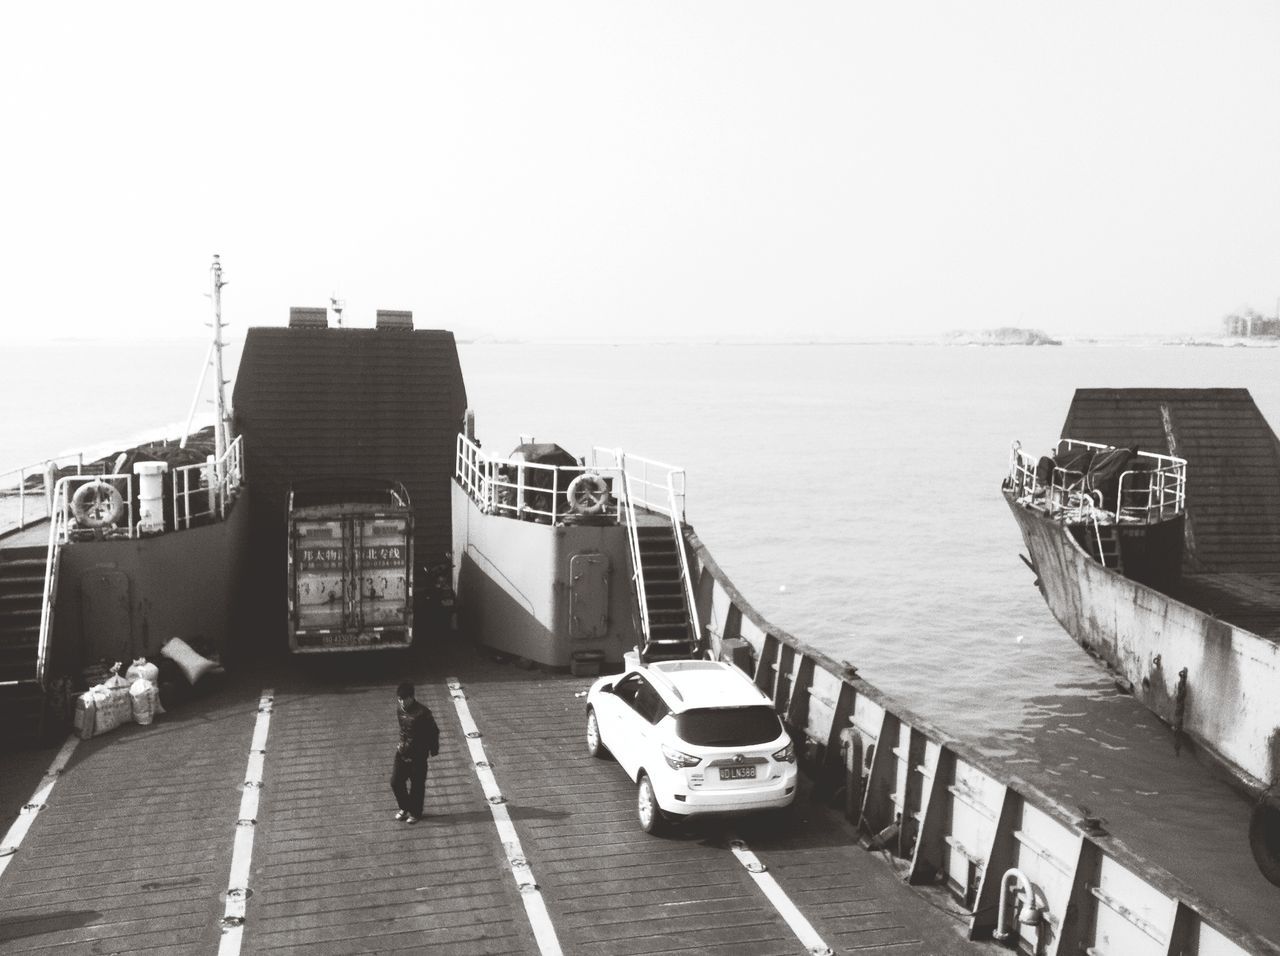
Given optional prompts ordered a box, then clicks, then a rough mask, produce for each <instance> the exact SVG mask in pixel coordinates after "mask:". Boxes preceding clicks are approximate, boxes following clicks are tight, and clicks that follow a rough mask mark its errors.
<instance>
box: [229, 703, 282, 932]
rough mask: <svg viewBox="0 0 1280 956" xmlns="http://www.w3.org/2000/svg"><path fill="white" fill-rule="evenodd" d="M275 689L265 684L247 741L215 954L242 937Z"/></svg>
mask: <svg viewBox="0 0 1280 956" xmlns="http://www.w3.org/2000/svg"><path fill="white" fill-rule="evenodd" d="M274 701H275V691H274V690H273V689H272V688H270V687H268V688H266V689H265V690H264V691H263V692H262V697H261V698H259V700H258V720H257V722H256V723H254V725H253V740H252V742H251V743H250V744H249V764H248V766H247V767H246V768H245V772H244V792H243V794H241V796H240V819H239V821H238V822H237V823H236V839H235V843H234V844H233V846H232V849H231V876H230V878H229V879H228V880H227V908H226V910H224V911H223V914H222V939H221V941H220V942H219V943H218V956H239V953H240V944H241V942H242V940H243V938H244V918H245V907H246V905H247V904H248V901H249V865H250V863H251V862H252V860H253V832H254V830H256V829H257V827H258V819H257V818H258V795H259V793H261V791H262V771H263V765H264V764H265V762H266V759H267V731H269V730H270V729H271V710H272V704H273V702H274Z"/></svg>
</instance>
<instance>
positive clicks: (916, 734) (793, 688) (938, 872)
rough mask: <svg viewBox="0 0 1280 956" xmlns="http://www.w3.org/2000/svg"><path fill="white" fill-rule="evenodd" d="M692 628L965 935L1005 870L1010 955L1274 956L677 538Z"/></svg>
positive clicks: (692, 542) (985, 926)
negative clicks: (948, 896)
mask: <svg viewBox="0 0 1280 956" xmlns="http://www.w3.org/2000/svg"><path fill="white" fill-rule="evenodd" d="M685 540H686V544H687V545H688V552H689V555H690V563H691V569H690V570H691V573H692V574H693V578H694V582H695V588H694V589H695V597H696V601H697V612H698V624H699V627H700V628H701V630H702V634H703V637H704V639H705V640H706V642H707V644H708V646H709V647H710V648H711V649H712V650H713V652H715V654H716V655H717V656H719V657H721V658H722V659H729V660H733V661H734V662H735V663H737V664H739V666H742V667H744V669H746V670H747V672H748V673H750V674H752V675H753V676H754V679H755V683H756V685H757V686H758V687H759V688H760V689H761V690H762V691H764V692H765V693H766V694H768V695H769V696H771V697H772V698H773V702H774V707H775V709H776V710H777V711H778V713H779V715H780V716H781V717H782V718H783V719H784V721H785V722H786V725H787V728H788V730H789V731H790V732H791V734H792V738H793V740H795V742H796V744H797V748H798V752H799V753H800V755H801V763H802V765H803V766H804V768H805V770H806V771H807V772H808V774H809V776H810V777H811V779H812V780H813V787H814V791H815V795H816V796H817V797H818V798H820V799H822V798H825V799H828V800H830V801H831V802H833V803H836V804H840V805H843V808H844V812H845V813H846V815H847V816H848V818H849V820H850V821H851V822H853V823H854V824H856V825H857V826H858V827H859V829H860V830H861V831H862V833H863V834H864V835H865V838H866V840H867V844H868V845H869V847H871V848H873V849H877V850H880V851H882V852H884V853H885V854H887V855H890V856H892V857H893V858H894V859H895V861H896V864H897V866H898V867H899V868H900V870H901V871H902V872H903V873H905V875H906V879H907V880H908V882H910V883H913V884H920V885H927V886H937V885H945V886H947V887H948V888H949V889H950V890H951V892H952V893H953V894H954V895H955V897H956V898H958V899H960V900H963V904H962V905H963V906H964V908H965V910H966V911H967V912H968V914H969V927H968V935H969V937H970V938H971V939H989V938H991V937H992V935H993V931H994V930H995V929H996V920H997V912H998V910H999V908H1000V905H1001V903H1000V894H1001V889H1000V887H1001V883H1002V880H1003V877H1004V875H1005V874H1006V872H1007V871H1008V870H1009V869H1010V868H1012V867H1016V868H1018V869H1019V870H1021V871H1022V872H1023V873H1024V874H1025V875H1026V877H1027V878H1028V879H1029V880H1030V881H1031V883H1032V884H1033V886H1034V888H1035V891H1036V899H1037V902H1042V903H1043V907H1044V908H1043V912H1042V914H1040V915H1039V916H1037V917H1036V918H1034V919H1032V920H1027V921H1019V922H1018V925H1017V927H1016V931H1017V933H1018V934H1019V936H1020V937H1021V939H1020V940H1018V941H1017V942H1018V943H1019V944H1020V947H1019V951H1021V952H1039V953H1043V954H1045V956H1059V954H1061V956H1066V954H1068V953H1078V952H1086V951H1087V952H1101V951H1104V950H1105V951H1106V952H1109V953H1127V954H1135V956H1138V954H1153V956H1165V954H1167V953H1172V952H1199V953H1205V954H1208V953H1214V954H1216V956H1228V954H1243V953H1277V952H1280V950H1277V948H1276V947H1275V946H1274V945H1272V944H1271V943H1270V942H1269V941H1268V940H1266V939H1263V938H1262V937H1260V936H1258V935H1257V934H1256V933H1254V932H1252V931H1251V930H1250V929H1248V928H1247V927H1245V926H1243V925H1242V924H1241V923H1239V922H1238V921H1237V920H1236V918H1235V917H1234V916H1233V915H1232V914H1231V913H1230V912H1227V911H1226V910H1224V909H1222V908H1220V907H1218V906H1215V905H1214V904H1213V903H1210V902H1209V901H1207V900H1204V899H1202V898H1200V897H1199V896H1198V895H1197V894H1196V893H1195V891H1193V890H1192V889H1191V888H1190V887H1188V886H1187V885H1186V884H1184V883H1182V882H1181V881H1179V880H1178V879H1176V878H1175V877H1174V876H1172V875H1171V874H1170V873H1168V872H1167V871H1165V870H1163V869H1162V868H1160V867H1158V866H1155V865H1153V864H1151V863H1149V862H1147V861H1144V860H1143V859H1141V858H1140V857H1138V856H1137V855H1136V854H1134V853H1133V852H1132V851H1131V850H1129V849H1128V848H1127V847H1126V846H1125V845H1124V844H1123V843H1122V842H1121V841H1120V840H1117V839H1115V838H1114V837H1112V836H1110V835H1109V834H1108V833H1106V831H1105V829H1103V827H1102V826H1101V824H1100V822H1099V821H1095V820H1090V819H1087V818H1082V817H1081V816H1080V813H1079V809H1078V808H1068V807H1065V806H1063V805H1062V804H1060V803H1058V802H1057V801H1056V800H1054V799H1053V798H1052V797H1050V796H1049V795H1048V794H1046V793H1044V792H1043V791H1041V790H1039V789H1037V788H1036V787H1035V786H1033V785H1032V784H1030V783H1028V782H1027V781H1024V780H1022V779H1020V778H1019V777H1016V776H1014V775H1013V774H1011V773H1009V771H1008V767H1007V765H1006V764H1003V763H1001V762H1000V761H998V760H994V759H991V758H988V757H986V756H984V755H983V754H982V753H981V752H980V751H979V750H977V749H976V748H974V747H971V746H969V745H967V744H964V743H962V742H960V741H958V740H956V739H955V738H953V737H951V736H949V735H948V734H946V733H944V732H942V731H941V730H939V729H938V728H936V727H934V726H932V725H931V724H929V723H928V722H927V721H926V720H924V719H923V718H921V717H920V716H918V715H917V714H914V713H912V712H911V711H909V710H907V709H906V708H904V707H901V706H900V705H898V704H897V703H895V702H894V701H893V700H892V699H890V698H889V697H887V696H886V695H885V694H883V693H881V692H880V691H878V690H877V689H876V688H875V687H873V686H872V685H870V684H868V683H867V682H866V681H864V680H862V679H860V678H859V677H858V676H857V675H856V673H855V672H854V671H853V669H852V668H850V667H848V666H847V665H845V664H844V663H843V662H837V661H835V660H833V659H832V658H830V657H828V656H827V655H825V654H823V653H822V652H821V651H817V650H814V649H813V648H811V647H808V646H807V645H805V644H804V643H802V642H801V641H799V640H797V639H796V638H795V637H793V636H792V635H790V634H788V633H787V632H785V631H783V630H781V629H779V628H777V627H775V626H773V625H772V624H771V623H770V622H769V621H767V620H765V618H763V617H762V616H761V615H760V614H759V613H758V612H757V611H756V610H755V609H754V608H753V607H752V606H751V605H750V603H748V602H747V601H746V599H745V598H744V597H743V595H742V594H741V593H740V592H739V591H738V589H737V588H736V587H735V586H734V585H733V583H732V582H731V581H730V580H729V578H728V576H727V575H725V574H724V572H723V570H722V569H721V568H720V567H719V565H718V564H717V563H716V561H715V559H714V558H713V557H712V556H711V554H710V552H709V551H708V550H707V548H706V546H705V545H704V544H703V543H702V542H701V541H700V540H699V539H698V537H697V536H696V535H695V534H694V533H693V531H692V529H689V528H686V529H685Z"/></svg>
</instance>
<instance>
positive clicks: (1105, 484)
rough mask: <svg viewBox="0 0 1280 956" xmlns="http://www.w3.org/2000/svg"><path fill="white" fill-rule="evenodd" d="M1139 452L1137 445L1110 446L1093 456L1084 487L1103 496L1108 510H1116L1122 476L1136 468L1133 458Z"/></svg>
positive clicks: (1104, 504) (1104, 505)
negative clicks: (1132, 446) (1130, 446)
mask: <svg viewBox="0 0 1280 956" xmlns="http://www.w3.org/2000/svg"><path fill="white" fill-rule="evenodd" d="M1137 454H1138V449H1137V448H1136V447H1134V448H1108V449H1105V450H1103V451H1100V452H1098V453H1097V454H1096V455H1094V456H1093V461H1092V463H1090V465H1089V473H1088V474H1087V475H1086V476H1085V479H1084V489H1085V491H1093V492H1098V493H1099V494H1100V495H1101V496H1102V499H1101V505H1102V507H1103V508H1105V509H1106V510H1108V511H1114V510H1115V507H1116V494H1117V493H1118V491H1119V486H1120V476H1121V475H1122V474H1124V473H1125V472H1126V471H1132V470H1134V465H1133V459H1134V458H1136V457H1137Z"/></svg>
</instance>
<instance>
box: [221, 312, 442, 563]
mask: <svg viewBox="0 0 1280 956" xmlns="http://www.w3.org/2000/svg"><path fill="white" fill-rule="evenodd" d="M466 404H467V398H466V390H465V387H464V386H463V382H462V369H461V367H460V365H459V363H458V352H457V347H456V345H455V344H454V339H453V333H452V332H444V331H429V330H422V331H411V330H408V329H404V328H382V329H343V328H253V329H250V330H249V332H248V335H247V336H246V338H245V344H244V352H243V354H242V357H241V359H240V369H239V372H238V374H237V376H236V384H235V391H234V396H233V407H234V410H235V423H236V428H237V431H238V432H239V433H240V434H242V435H243V436H244V443H245V459H246V461H245V471H246V477H247V480H248V482H249V485H250V487H251V489H252V495H253V501H254V509H255V511H256V512H258V513H259V514H261V515H264V516H269V515H270V514H272V513H274V514H276V515H279V516H280V517H279V520H280V521H281V522H283V520H284V509H285V501H286V495H287V491H288V487H289V484H290V483H291V482H293V481H298V480H303V479H315V478H326V477H333V478H347V477H351V476H364V477H368V478H377V479H383V480H387V481H399V482H401V483H403V484H404V486H405V488H406V489H407V490H408V492H409V497H410V501H411V504H412V507H413V510H414V513H415V515H416V522H417V523H416V535H415V537H416V541H415V545H416V547H417V554H418V559H419V561H420V562H429V561H435V560H439V559H440V556H441V555H443V554H444V553H445V552H447V551H448V550H449V548H450V537H451V530H450V518H449V509H450V496H449V480H450V478H451V477H452V475H453V465H454V452H455V441H456V436H457V434H458V431H459V429H460V427H461V423H462V415H463V412H464V410H465V409H466ZM263 509H265V510H263Z"/></svg>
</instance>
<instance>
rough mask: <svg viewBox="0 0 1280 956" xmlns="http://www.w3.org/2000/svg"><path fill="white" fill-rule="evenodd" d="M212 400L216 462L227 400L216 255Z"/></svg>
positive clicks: (224, 429) (223, 439) (215, 259)
mask: <svg viewBox="0 0 1280 956" xmlns="http://www.w3.org/2000/svg"><path fill="white" fill-rule="evenodd" d="M211 271H212V273H213V374H214V379H213V400H214V407H215V415H216V418H215V419H214V424H213V440H214V454H215V455H216V456H217V460H218V461H219V462H220V461H222V456H223V455H224V454H226V451H227V398H226V390H225V387H224V386H225V385H226V384H227V383H226V379H224V378H223V377H222V287H223V286H224V285H226V284H227V283H226V282H225V281H223V278H222V261H221V259H220V258H219V257H218V255H217V253H214V256H213V268H212V270H211Z"/></svg>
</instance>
